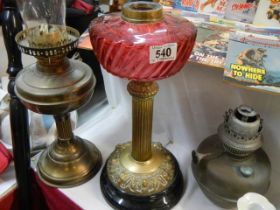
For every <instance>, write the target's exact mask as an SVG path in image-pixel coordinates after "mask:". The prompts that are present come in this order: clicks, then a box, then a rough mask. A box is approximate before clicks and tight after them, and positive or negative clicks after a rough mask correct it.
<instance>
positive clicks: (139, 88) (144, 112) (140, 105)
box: [127, 81, 158, 161]
mask: <svg viewBox="0 0 280 210" xmlns="http://www.w3.org/2000/svg"><path fill="white" fill-rule="evenodd" d="M127 89H128V91H129V93H130V94H131V95H132V154H131V155H132V157H133V158H134V159H135V160H137V161H147V160H149V159H150V158H151V156H152V148H151V147H152V141H151V138H152V124H153V102H154V96H155V95H156V94H157V92H158V85H157V83H156V82H136V81H131V82H130V83H129V84H128V87H127Z"/></svg>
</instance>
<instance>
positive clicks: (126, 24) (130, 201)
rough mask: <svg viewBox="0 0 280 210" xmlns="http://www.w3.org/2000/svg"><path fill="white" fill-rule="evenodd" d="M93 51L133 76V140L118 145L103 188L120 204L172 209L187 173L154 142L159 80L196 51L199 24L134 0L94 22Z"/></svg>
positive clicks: (113, 69) (133, 209)
mask: <svg viewBox="0 0 280 210" xmlns="http://www.w3.org/2000/svg"><path fill="white" fill-rule="evenodd" d="M90 37H91V42H92V45H93V49H94V52H95V54H96V56H97V58H98V59H99V61H100V63H101V64H102V66H103V67H104V68H105V69H106V70H107V71H108V72H110V73H112V74H114V75H116V76H118V77H122V78H126V79H128V80H130V82H129V84H128V87H127V89H128V92H129V93H130V95H131V96H132V110H133V111H132V115H133V116H132V117H133V123H132V124H133V125H132V143H125V144H121V145H117V146H116V149H115V151H114V152H113V153H112V154H111V156H110V157H109V159H108V160H107V163H106V165H105V167H104V169H103V172H102V175H101V189H102V192H103V194H104V196H105V198H106V200H107V201H108V202H109V203H110V204H111V205H112V206H113V207H114V208H116V209H122V210H123V209H129V210H136V209H139V210H140V209H141V210H142V209H170V208H171V207H172V206H174V205H175V204H176V203H177V202H178V201H179V199H180V198H181V195H182V191H183V178H182V174H181V171H180V168H179V165H178V163H177V160H176V159H175V157H174V156H173V155H172V154H171V152H169V151H168V150H167V149H165V148H164V147H163V146H162V145H161V144H160V143H152V140H151V137H152V119H153V98H154V96H155V95H156V93H157V92H158V89H159V88H158V85H157V83H156V82H155V80H159V79H163V78H167V77H170V76H172V75H174V74H176V73H177V72H178V71H180V70H181V68H182V67H183V66H184V64H185V63H186V61H187V59H188V57H189V56H190V53H191V51H192V48H193V45H194V41H195V37H196V29H195V27H194V26H193V25H192V24H191V23H190V22H189V21H187V20H185V19H182V18H177V17H174V16H171V15H169V14H165V15H163V10H162V7H161V6H160V5H159V4H157V3H152V2H131V3H127V4H125V5H124V6H123V9H122V13H121V14H111V15H106V16H102V17H99V18H97V19H95V20H94V21H93V22H92V23H91V26H90Z"/></svg>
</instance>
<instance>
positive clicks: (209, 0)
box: [198, 0, 227, 17]
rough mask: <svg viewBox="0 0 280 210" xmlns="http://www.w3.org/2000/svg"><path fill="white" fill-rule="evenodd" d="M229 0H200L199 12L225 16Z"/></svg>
mask: <svg viewBox="0 0 280 210" xmlns="http://www.w3.org/2000/svg"><path fill="white" fill-rule="evenodd" d="M226 3H227V0H200V3H199V10H198V11H199V12H200V13H206V14H214V15H219V16H221V17H222V16H224V14H225V9H226Z"/></svg>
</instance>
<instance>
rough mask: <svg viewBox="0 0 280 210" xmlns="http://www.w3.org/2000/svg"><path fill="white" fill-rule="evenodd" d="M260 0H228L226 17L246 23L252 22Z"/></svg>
mask: <svg viewBox="0 0 280 210" xmlns="http://www.w3.org/2000/svg"><path fill="white" fill-rule="evenodd" d="M258 3H259V0H228V2H227V5H226V10H225V18H226V19H230V20H235V21H240V22H245V23H252V22H253V20H254V17H255V14H256V11H257V8H258Z"/></svg>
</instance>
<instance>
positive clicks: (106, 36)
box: [90, 2, 196, 81]
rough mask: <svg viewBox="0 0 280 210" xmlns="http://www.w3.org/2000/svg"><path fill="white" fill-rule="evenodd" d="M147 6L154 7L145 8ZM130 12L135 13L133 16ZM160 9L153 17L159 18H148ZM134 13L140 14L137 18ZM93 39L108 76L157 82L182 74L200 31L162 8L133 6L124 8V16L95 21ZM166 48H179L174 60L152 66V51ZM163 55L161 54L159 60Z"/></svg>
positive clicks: (118, 15) (92, 24)
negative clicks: (167, 45)
mask: <svg viewBox="0 0 280 210" xmlns="http://www.w3.org/2000/svg"><path fill="white" fill-rule="evenodd" d="M135 5H136V6H135ZM145 5H150V6H149V7H148V8H145ZM151 5H152V6H151ZM126 9H128V10H129V9H131V11H132V13H129V12H131V11H129V12H127V10H126ZM156 9H157V12H158V13H157V14H156V15H151V17H153V18H154V17H155V16H156V18H154V19H149V18H147V17H148V16H149V15H145V14H144V13H146V14H147V13H149V12H151V13H152V12H154V10H156ZM133 11H134V12H138V13H137V14H136V16H135V14H134V16H133ZM131 14H132V16H133V18H130V17H131ZM143 14H144V15H143ZM90 38H91V43H92V46H93V50H94V52H95V54H96V56H97V58H98V60H99V62H100V63H101V65H102V66H103V67H104V68H105V69H106V70H107V71H108V72H110V73H112V74H114V75H116V76H119V77H123V78H127V79H129V80H138V81H153V80H159V79H164V78H166V77H169V76H171V75H174V74H175V73H177V72H178V71H180V70H181V68H182V67H183V66H184V64H185V63H186V61H187V60H188V58H189V56H190V53H191V51H192V49H193V45H194V42H195V38H196V28H195V27H194V25H193V24H192V23H191V22H189V21H188V20H186V19H184V18H180V17H176V16H173V15H171V14H163V12H162V7H161V6H160V5H159V4H156V3H151V2H149V3H148V2H145V3H144V2H132V3H127V4H126V5H125V6H124V8H123V11H122V14H121V13H115V14H109V15H104V16H101V17H99V18H97V19H95V20H93V21H92V23H91V25H90ZM166 44H173V45H174V44H175V45H176V48H175V50H176V56H175V57H174V59H173V60H164V59H163V60H157V61H156V62H151V56H152V55H151V53H152V52H151V47H158V46H159V48H158V49H164V47H161V46H164V45H166ZM173 50H174V48H173ZM162 52H164V51H159V52H158V53H159V57H160V56H161V55H160V54H161V53H162Z"/></svg>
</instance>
